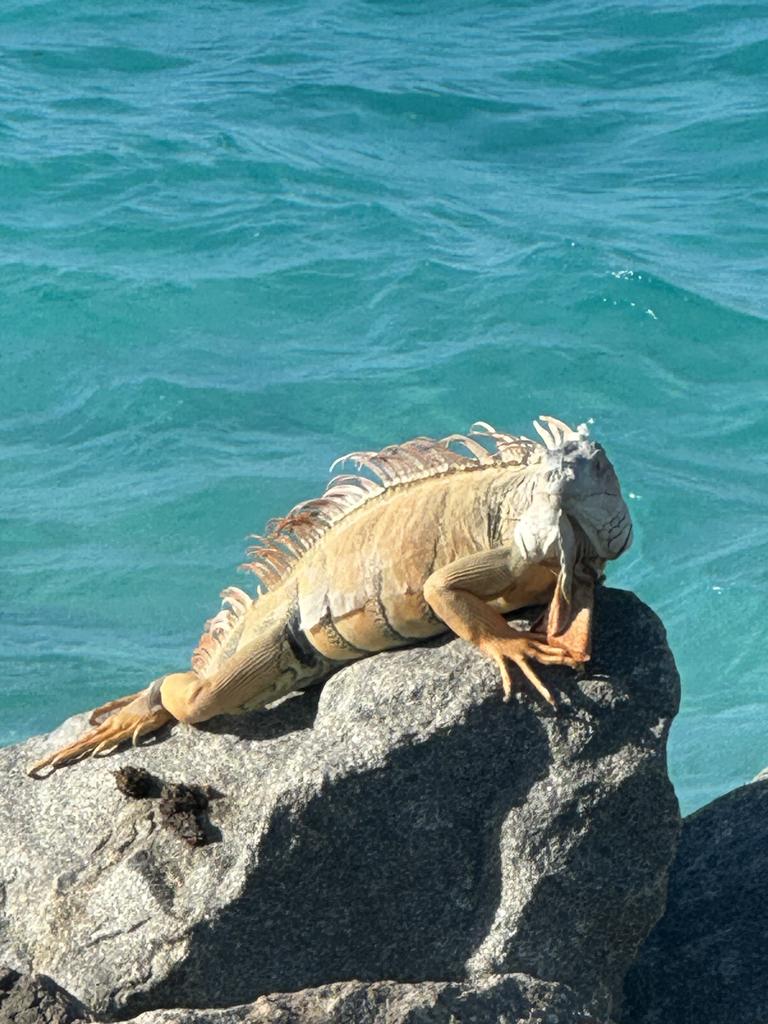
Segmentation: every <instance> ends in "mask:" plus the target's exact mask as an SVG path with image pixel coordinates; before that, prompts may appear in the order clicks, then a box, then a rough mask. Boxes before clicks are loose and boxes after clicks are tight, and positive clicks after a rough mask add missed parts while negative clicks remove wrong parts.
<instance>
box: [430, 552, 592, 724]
mask: <svg viewBox="0 0 768 1024" xmlns="http://www.w3.org/2000/svg"><path fill="white" fill-rule="evenodd" d="M529 567H530V563H529V562H527V561H526V560H525V559H524V557H523V556H522V555H521V554H520V553H519V552H517V551H516V550H515V549H512V548H497V549H494V550H492V551H485V552H482V553H481V554H478V555H468V556H467V557H466V558H459V559H457V560H456V561H455V562H451V563H450V564H449V565H446V566H444V567H443V568H442V569H439V570H438V571H437V572H435V573H433V574H432V575H431V576H430V577H429V579H428V580H427V582H426V583H425V585H424V596H425V598H426V599H427V601H428V602H429V604H430V606H431V607H432V609H433V610H434V611H435V613H436V614H437V615H439V616H440V618H441V619H442V620H443V622H445V624H446V625H447V626H449V627H450V628H451V629H452V630H453V631H454V633H456V634H458V636H460V637H462V638H463V639H464V640H468V641H469V642H470V643H473V644H475V645H476V646H477V647H479V648H480V650H481V651H483V653H484V654H487V655H488V656H489V657H491V658H493V660H494V661H495V662H496V664H497V665H498V667H499V672H500V673H501V680H502V685H503V687H504V699H505V700H509V699H510V698H511V696H512V693H513V692H514V690H515V689H516V682H515V680H514V678H513V677H512V674H511V671H510V667H509V662H513V663H514V664H515V665H516V666H517V667H518V669H519V670H520V671H521V672H522V673H523V675H524V676H525V678H526V679H527V680H528V681H529V682H530V683H531V685H532V686H533V687H534V688H535V689H536V690H537V691H538V693H540V694H541V696H542V697H543V698H544V700H546V701H547V703H548V704H551V705H552V706H553V707H554V706H555V698H554V697H553V696H552V694H551V692H550V691H549V689H548V688H547V687H546V686H545V685H544V683H543V682H542V680H541V679H540V678H539V675H538V673H537V672H535V671H534V669H533V668H532V667H531V665H530V662H531V661H538V662H539V663H541V664H543V665H569V666H570V667H571V668H575V667H576V665H577V664H578V661H577V660H576V659H574V658H573V657H572V656H571V654H570V653H569V652H568V651H564V650H562V649H561V648H558V647H555V646H553V645H552V644H550V643H548V642H547V639H546V636H544V635H543V634H540V633H522V632H519V631H518V630H515V629H513V628H512V627H511V626H510V625H509V623H508V622H507V620H506V619H505V618H504V617H503V615H501V614H500V613H499V612H497V611H496V610H495V609H494V608H491V607H490V605H489V604H488V603H487V602H488V601H492V600H494V599H495V598H498V597H501V596H502V595H503V594H504V593H505V592H507V591H508V590H509V589H510V588H511V587H512V586H513V585H515V584H516V583H519V581H520V580H521V579H523V578H524V574H525V571H526V569H527V568H529ZM526 603H530V602H526V599H525V594H524V593H523V592H521V593H520V604H519V607H523V606H524V605H525V604H526Z"/></svg>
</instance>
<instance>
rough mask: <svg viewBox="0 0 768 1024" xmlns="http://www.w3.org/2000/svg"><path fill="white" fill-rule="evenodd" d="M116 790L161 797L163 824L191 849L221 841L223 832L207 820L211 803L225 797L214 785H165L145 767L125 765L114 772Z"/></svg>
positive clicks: (141, 796) (139, 796) (135, 795)
mask: <svg viewBox="0 0 768 1024" xmlns="http://www.w3.org/2000/svg"><path fill="white" fill-rule="evenodd" d="M113 775H114V776H115V783H116V785H117V788H118V789H119V790H120V792H121V793H123V794H124V795H125V796H127V797H131V798H132V799H134V800H143V799H147V798H149V797H159V798H160V802H159V811H160V821H161V823H162V824H163V825H164V826H165V827H166V828H167V829H169V830H170V831H171V832H173V833H174V834H175V835H177V836H178V837H179V838H180V839H183V840H184V842H185V843H187V844H188V845H189V846H205V845H206V844H208V843H214V842H218V841H219V840H220V839H221V832H220V831H219V829H218V828H216V826H215V825H213V824H212V823H211V821H210V820H209V818H208V814H207V810H208V804H209V802H210V801H211V800H216V799H218V798H220V797H221V796H223V794H222V793H220V792H219V791H218V790H216V789H214V788H213V786H198V785H194V784H190V783H186V782H163V781H162V780H161V779H158V778H157V777H156V776H155V775H152V774H151V772H148V771H146V769H144V768H134V767H133V766H132V765H126V766H125V767H124V768H120V769H119V770H118V771H116V772H113Z"/></svg>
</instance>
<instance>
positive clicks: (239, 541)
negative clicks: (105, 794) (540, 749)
mask: <svg viewBox="0 0 768 1024" xmlns="http://www.w3.org/2000/svg"><path fill="white" fill-rule="evenodd" d="M767 67H768V18H767V17H766V9H765V6H764V5H762V4H749V3H744V4H738V5H737V4H730V3H721V2H718V3H715V2H707V0H704V2H694V0H687V2H684V0H666V2H663V3H662V2H659V0H650V2H649V0H645V2H643V3H632V2H625V0H619V2H613V3H605V2H589V0H538V2H536V3H533V2H530V3H528V2H525V3H522V2H517V3H501V2H497V3H480V4H475V5H473V4H467V3H461V4H459V3H456V2H451V0H447V2H443V3H436V2H433V0H426V2H424V3H414V2H410V0H408V2H400V3H398V2H388V0H376V2H334V0H282V2H273V3H257V2H247V0H239V2H225V0H222V2H216V3H214V2H203V0H188V2H186V3H184V4H181V3H173V2H171V3H161V2H159V0H121V2H120V3H117V2H115V0H99V2H98V3H96V2H90V0H73V3H71V4H67V5H62V4H60V3H53V2H47V0H46V2H43V0H39V2H29V0H27V2H22V0H6V2H5V3H4V4H3V5H2V7H1V8H0V473H1V477H0V517H1V523H0V544H2V563H1V564H2V575H1V576H0V579H1V581H2V582H1V583H0V587H1V588H2V596H1V599H0V623H1V624H2V625H1V628H2V637H1V638H0V658H1V659H2V661H1V663H0V744H2V743H12V742H15V741H17V740H20V739H23V738H25V737H27V736H29V735H30V734H33V733H36V732H40V731H43V730H47V729H49V728H51V727H53V726H54V725H56V724H57V723H58V722H59V721H60V720H61V719H62V718H63V717H64V716H66V715H68V714H70V713H72V712H74V711H77V710H81V709H84V708H86V707H89V706H93V705H94V704H96V703H100V702H102V701H103V700H105V699H108V698H109V697H111V696H115V695H118V694H121V693H127V692H131V691H132V690H136V689H138V688H139V687H141V686H143V685H145V683H146V682H147V681H148V680H149V679H151V678H152V677H153V676H154V675H156V674H158V672H160V671H166V670H169V669H174V668H181V667H184V666H185V665H186V663H187V659H188V656H189V653H190V650H191V648H192V647H193V646H194V643H195V641H196V639H197V636H198V634H199V630H200V627H201V624H202V622H203V620H204V619H205V618H207V617H208V616H209V615H210V614H211V613H212V612H213V611H215V610H216V608H217V607H218V597H217V595H218V592H219V590H220V589H221V588H222V587H223V586H224V585H226V584H229V583H232V582H239V583H240V585H243V583H244V581H245V580H246V579H247V578H246V577H242V576H241V577H238V575H237V574H236V573H235V571H234V567H235V566H236V565H237V564H238V563H239V562H240V561H241V558H242V550H243V547H244V537H245V535H246V534H248V533H249V532H254V531H258V530H259V529H260V528H261V527H262V525H263V523H264V522H265V520H266V519H267V518H269V517H270V516H271V515H274V514H276V513H280V512H283V511H285V510H286V509H287V508H289V507H290V506H291V505H292V504H293V503H295V502H296V501H298V500H300V499H302V498H305V497H308V496H312V495H314V494H316V493H318V492H319V491H320V490H321V489H322V486H323V483H324V480H325V479H326V470H327V467H328V465H329V463H330V462H331V460H332V459H333V458H334V457H335V456H336V455H338V454H340V453H342V452H345V451H349V450H350V449H356V448H370V447H377V446H382V445H384V444H386V443H389V442H393V441H396V440H402V439H404V438H406V437H408V436H411V435H414V434H424V433H428V434H433V435H443V434H447V433H450V432H453V431H456V430H461V429H465V428H466V427H467V426H468V425H469V424H470V423H471V422H472V421H473V420H476V419H484V420H488V421H490V422H491V423H494V424H496V425H497V426H498V427H500V428H504V429H508V430H511V431H514V432H529V431H530V420H531V418H532V417H533V416H534V415H536V414H538V413H541V412H550V413H553V414H554V415H556V416H560V417H562V418H564V419H567V420H572V421H580V420H584V419H586V418H587V417H593V418H594V420H595V425H594V432H595V435H596V436H597V437H599V438H600V439H601V440H602V441H603V442H604V443H605V445H606V448H607V450H608V452H609V454H610V455H611V456H612V458H613V461H614V462H615V464H616V467H617V469H618V471H619V474H620V476H621V479H622V481H623V485H624V489H625V492H626V493H629V494H630V495H631V497H630V505H631V509H632V512H633V515H634V519H635V523H636V536H637V541H636V544H635V546H634V548H633V549H632V551H631V552H630V553H629V555H628V556H626V557H625V558H623V559H622V560H621V561H620V562H619V563H617V564H616V565H615V566H612V567H611V570H610V580H611V582H613V583H615V584H616V585H619V586H624V587H629V588H632V589H634V590H636V591H637V592H638V593H639V594H640V596H641V597H642V598H643V599H645V600H646V601H648V602H649V603H650V604H651V605H652V606H653V607H654V608H655V609H656V610H657V611H658V612H659V613H660V615H661V616H662V617H663V619H664V621H665V623H666V625H667V628H668V631H669V636H670V641H671V644H672V646H673V649H674V651H675V654H676V656H677V660H678V664H679V667H680V671H681V674H682V679H683V705H682V710H681V714H680V716H679V718H678V720H677V722H676V724H675V726H674V729H673V734H672V740H671V749H670V760H671V770H672V774H673V778H674V781H675V783H676V786H677V788H678V792H679V794H680V797H681V800H682V803H683V807H684V809H685V810H690V809H691V808H693V807H696V806H698V805H700V804H702V803H704V802H706V801H707V800H709V799H711V798H712V797H713V796H715V795H717V794H719V793H721V792H723V791H725V790H727V789H729V788H731V787H733V786H734V785H737V784H739V783H741V782H744V781H746V780H748V779H749V778H750V777H751V776H752V775H754V774H755V773H756V772H757V771H758V770H759V769H761V768H762V767H764V766H765V765H766V764H768V742H766V728H765V726H766V721H767V720H768V673H767V672H766V668H765V645H764V642H763V637H764V633H765V628H764V622H765V614H766V612H765V609H766V593H767V592H768V579H767V578H766V577H767V576H768V571H767V570H768V557H767V556H768V551H767V548H768V544H767V542H766V516H765V507H766V498H767V497H768V487H767V486H766V483H767V476H768V460H767V459H766V448H767V447H768V421H767V419H766V389H767V381H768V353H767V345H768V323H767V318H768V294H767V292H766V279H767V275H766V271H767V270H768V253H767V251H766V238H767V237H768V235H767V234H766V232H767V231H768V205H767V204H768V184H767V183H768V150H767V149H766V130H767V129H768V103H767V102H766V96H768V88H767V86H768V83H767V81H766V68H767ZM247 585H250V584H247Z"/></svg>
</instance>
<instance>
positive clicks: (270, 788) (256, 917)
mask: <svg viewBox="0 0 768 1024" xmlns="http://www.w3.org/2000/svg"><path fill="white" fill-rule="evenodd" d="M545 675H546V676H547V677H548V678H549V679H550V680H551V682H552V683H553V685H555V687H556V688H558V689H559V690H560V692H561V695H562V696H561V708H560V711H559V712H558V713H554V712H552V711H551V709H549V708H548V707H547V706H545V705H543V704H541V703H539V702H537V700H536V699H535V698H534V697H533V696H532V695H531V693H529V692H526V693H525V694H524V695H523V696H520V697H519V698H518V699H516V700H514V701H513V702H512V703H511V704H508V705H505V704H503V703H502V702H501V696H500V685H499V680H498V676H497V673H496V670H495V667H494V666H493V665H492V664H491V663H490V662H489V661H488V660H486V659H485V658H484V657H483V656H482V655H480V654H479V653H478V652H477V651H476V650H475V649H473V648H472V647H470V646H469V645H468V644H465V643H464V642H462V641H458V640H456V641H453V642H444V643H442V644H437V645H433V646H431V647H422V648H418V649H414V650H408V651H399V652H389V653H386V654H382V655H378V656H377V657H375V658H371V659H368V660H367V661H364V662H360V663H358V664H356V665H353V666H351V667H349V668H347V669H345V670H344V671H342V672H340V673H338V674H337V675H336V676H334V677H333V678H332V679H331V680H330V681H329V682H328V683H327V684H326V685H325V687H324V688H323V689H322V691H321V692H320V693H318V692H317V691H316V692H314V693H311V694H305V695H303V696H301V697H299V698H295V699H291V700H288V701H286V702H284V703H283V704H281V705H280V706H279V707H277V708H273V709H272V710H270V711H266V712H257V713H254V714H251V715H248V716H242V717H239V718H222V719H219V720H217V721H215V722H213V723H209V724H208V725H207V726H204V727H202V728H195V729H193V728H183V727H177V728H176V729H174V730H173V731H172V732H171V734H170V736H166V737H165V738H162V739H161V741H160V742H158V743H155V744H149V745H147V746H145V747H143V748H141V749H140V750H138V751H127V752H125V753H121V754H118V755H116V756H114V757H112V758H110V759H108V760H91V761H86V762H83V763H81V764H78V765H75V766H73V767H71V768H67V769H65V770H62V771H60V772H57V773H56V774H55V775H54V776H53V777H52V778H50V779H47V780H45V781H34V780H31V779H28V778H27V776H26V775H25V769H26V768H27V766H28V765H29V764H30V762H31V761H33V760H34V759H35V758H38V757H40V756H41V755H42V754H43V753H45V752H46V751H48V750H50V749H51V748H53V747H56V746H59V745H61V744H62V743H64V742H66V741H67V740H69V739H70V738H71V737H72V736H74V735H76V734H77V733H78V731H79V730H80V729H81V728H82V727H83V720H82V717H80V718H78V719H73V720H70V721H69V722H67V723H65V725H64V726H63V727H62V728H61V729H59V730H57V732H56V733H55V734H53V735H51V736H49V737H47V738H42V739H40V738H38V739H35V740H31V741H29V742H28V743H26V744H24V745H21V746H18V747H15V748H10V749H7V750H4V751H0V776H1V777H2V780H3V785H2V788H1V789H0V836H2V837H3V838H4V841H3V843H2V846H1V849H0V880H1V881H0V892H2V894H3V896H2V897H0V960H2V959H5V960H6V961H7V962H8V963H10V964H12V965H13V966H15V967H20V968H24V969H27V970H29V969H34V970H36V971H44V972H45V973H46V974H49V975H50V976H52V977H54V978H55V979H56V980H57V981H58V982H59V984H61V985H63V986H64V987H65V988H67V989H68V990H69V991H72V992H74V993H75V994H76V995H77V996H78V997H79V998H81V999H82V1000H83V1002H85V1003H86V1005H88V1006H89V1007H90V1008H91V1009H92V1010H94V1011H96V1012H98V1013H100V1014H104V1015H106V1016H110V1017H121V1018H125V1017H129V1016H134V1015H136V1014H138V1013H139V1012H141V1011H142V1010H148V1009H154V1008H157V1007H160V1006H166V1007H168V1006H184V1007H210V1006H232V1005H234V1004H237V1003H247V1002H251V1001H253V1000H254V999H256V998H257V997H258V996H260V995H262V994H265V993H270V992H277V991H295V990H299V989H304V988H309V987H315V986H318V985H323V984H327V983H330V982H336V981H345V980H352V979H359V980H363V981H377V980H386V979H396V980H397V981H421V980H424V979H436V978H437V979H443V980H449V981H462V980H465V979H466V978H467V977H474V978H476V977H484V976H489V975H495V974H511V973H523V974H528V975H531V976H532V977H535V978H540V979H544V980H549V981H556V982H560V983H563V984H567V985H569V986H571V987H572V988H573V989H574V992H575V993H576V996H577V997H578V998H579V999H582V1000H584V1001H585V1002H588V1003H589V1005H590V1006H591V1007H592V1008H593V1009H594V1011H595V1012H596V1013H597V1014H598V1015H602V1016H607V1015H608V1013H609V1012H610V1006H611V1004H612V1001H613V1000H614V998H615V997H616V996H617V994H618V993H619V992H620V989H621V984H622V980H623V977H624V974H625V972H626V969H627V967H628V966H629V964H630V963H631V961H632V960H633V959H634V956H635V954H636V951H637V949H638V947H639V945H640V944H641V942H642V941H643V939H644V938H645V936H646V934H647V933H648V931H649V930H650V928H651V927H652V925H653V924H654V923H655V921H656V920H657V918H658V917H659V915H660V914H661V911H662V909H663V901H664V893H665V888H666V873H667V867H668V864H669V861H670V860H671V857H672V854H673V850H674V847H675V844H676V841H677V834H678V828H679V816H678V809H677V801H676V799H675V796H674V793H673V790H672V787H671V785H670V782H669V779H668V777H667V772H666V762H665V746H666V737H667V731H668V728H669V723H670V719H671V717H672V716H673V715H674V713H675V711H676V709H677V704H678V677H677V672H676V670H675V667H674V662H673V660H672V656H671V654H670V652H669V649H668V647H667V645H666V639H665V635H664V630H663V628H662V626H661V624H660V623H659V621H658V619H657V618H656V616H655V615H654V614H653V613H652V612H651V611H649V609H647V608H646V607H645V606H644V605H643V604H642V603H641V602H640V601H638V600H637V598H635V597H634V596H633V595H631V594H627V593H624V592H621V591H615V590H604V591H601V592H600V594H599V595H598V600H597V605H596V614H595V654H594V657H593V660H592V662H591V663H590V667H589V675H588V676H586V677H584V678H582V679H577V678H576V677H575V675H574V673H572V672H571V671H570V670H568V669H553V670H551V671H550V672H546V671H545ZM126 764H135V765H139V766H144V767H146V768H148V769H149V770H150V771H152V772H154V773H156V774H157V775H159V776H161V777H162V778H163V779H164V780H166V781H177V782H178V781H184V782H190V783H199V784H208V785H211V786H213V787H215V788H216V789H217V790H219V791H220V792H221V793H223V794H225V797H224V798H223V799H221V800H218V801H214V802H213V804H212V806H211V819H212V822H213V826H214V828H215V829H217V830H218V834H219V835H220V841H218V842H214V843H212V844H211V845H208V846H203V847H199V848H191V847H189V846H187V845H185V844H184V843H182V842H181V841H180V840H179V839H178V838H177V837H176V836H175V835H173V834H172V833H170V832H169V831H168V830H166V829H163V828H161V827H159V814H158V802H157V801H153V800H139V801H133V800H129V799H127V798H126V797H124V796H122V795H121V794H120V793H118V791H117V789H116V788H115V785H114V780H113V778H112V776H111V774H110V769H115V768H117V767H120V766H123V765H126ZM9 840H10V841H9Z"/></svg>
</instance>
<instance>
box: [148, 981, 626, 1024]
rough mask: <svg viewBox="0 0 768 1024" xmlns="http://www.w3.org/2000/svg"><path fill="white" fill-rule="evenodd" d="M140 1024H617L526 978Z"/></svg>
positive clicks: (367, 990)
mask: <svg viewBox="0 0 768 1024" xmlns="http://www.w3.org/2000/svg"><path fill="white" fill-rule="evenodd" d="M133 1024H610V1022H609V1021H608V1022H607V1021H606V1020H605V1019H604V1018H600V1019H599V1020H598V1018H596V1017H593V1016H592V1015H591V1014H590V1013H588V1012H587V1011H586V1010H585V1009H584V1007H583V1006H582V1005H581V1003H580V1001H579V1000H578V999H577V998H576V996H575V995H574V993H573V992H572V991H571V990H570V989H569V988H567V987H566V986H565V985H559V984H558V983H557V982H551V981H538V980H537V979H535V978H529V977H526V975H524V974H507V975H493V976H491V977H489V978H481V979H478V980H477V981H476V982H475V983H474V984H462V983H460V982H447V981H443V982H440V981H422V982H413V983H411V984H408V983H404V982H393V981H378V982H373V983H371V984H365V983H364V982H360V981H347V982H338V983H337V984H335V985H323V986H322V987H320V988H310V989H305V990H304V991H302V992H277V993H274V994H273V995H269V996H262V997H261V998H260V999H257V1000H256V1001H255V1002H254V1003H251V1004H250V1005H247V1006H233V1007H231V1008H230V1009H227V1010H198V1011H195V1010H150V1011H149V1012H148V1013H145V1014H144V1013H143V1014H141V1016H140V1017H137V1018H135V1019H134V1021H133Z"/></svg>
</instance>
